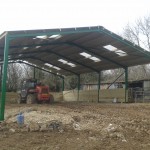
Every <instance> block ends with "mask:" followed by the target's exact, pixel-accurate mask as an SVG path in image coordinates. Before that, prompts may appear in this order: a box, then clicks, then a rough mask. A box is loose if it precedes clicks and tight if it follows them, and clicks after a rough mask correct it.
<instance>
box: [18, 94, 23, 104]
mask: <svg viewBox="0 0 150 150" xmlns="http://www.w3.org/2000/svg"><path fill="white" fill-rule="evenodd" d="M21 103H22V100H21V95H18V97H17V104H21Z"/></svg>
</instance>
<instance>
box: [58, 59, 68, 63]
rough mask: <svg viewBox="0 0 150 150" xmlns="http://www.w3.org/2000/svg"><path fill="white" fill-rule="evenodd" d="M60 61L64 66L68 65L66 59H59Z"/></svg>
mask: <svg viewBox="0 0 150 150" xmlns="http://www.w3.org/2000/svg"><path fill="white" fill-rule="evenodd" d="M58 61H60V62H62V63H63V64H67V63H68V62H67V61H66V60H64V59H59V60H58Z"/></svg>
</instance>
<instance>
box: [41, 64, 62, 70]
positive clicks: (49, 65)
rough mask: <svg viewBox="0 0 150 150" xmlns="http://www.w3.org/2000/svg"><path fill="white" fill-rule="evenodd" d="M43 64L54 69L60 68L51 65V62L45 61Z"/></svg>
mask: <svg viewBox="0 0 150 150" xmlns="http://www.w3.org/2000/svg"><path fill="white" fill-rule="evenodd" d="M44 65H46V66H48V67H50V68H54V69H56V70H61V69H60V68H59V67H56V66H53V65H51V64H49V63H45V64H44Z"/></svg>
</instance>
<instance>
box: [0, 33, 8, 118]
mask: <svg viewBox="0 0 150 150" xmlns="http://www.w3.org/2000/svg"><path fill="white" fill-rule="evenodd" d="M9 41H10V39H9V35H8V34H6V35H5V47H4V64H3V73H2V84H1V85H2V87H1V88H2V93H1V99H0V121H2V120H4V112H5V100H6V80H7V66H8V51H9Z"/></svg>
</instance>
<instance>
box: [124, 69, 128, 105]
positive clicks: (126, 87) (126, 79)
mask: <svg viewBox="0 0 150 150" xmlns="http://www.w3.org/2000/svg"><path fill="white" fill-rule="evenodd" d="M125 102H128V68H125Z"/></svg>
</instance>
